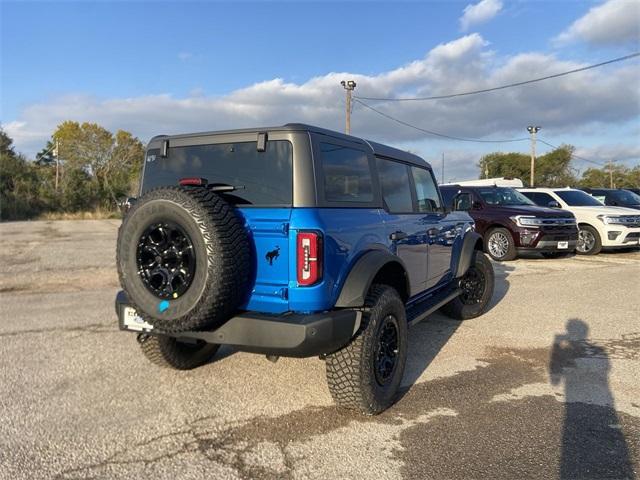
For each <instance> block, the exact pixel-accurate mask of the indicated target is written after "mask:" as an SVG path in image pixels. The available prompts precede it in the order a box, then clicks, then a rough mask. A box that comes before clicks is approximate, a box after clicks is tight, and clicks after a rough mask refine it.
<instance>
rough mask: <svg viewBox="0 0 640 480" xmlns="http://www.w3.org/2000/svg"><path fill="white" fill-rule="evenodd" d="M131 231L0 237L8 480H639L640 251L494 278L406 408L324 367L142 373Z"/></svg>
mask: <svg viewBox="0 0 640 480" xmlns="http://www.w3.org/2000/svg"><path fill="white" fill-rule="evenodd" d="M118 223H119V222H118V221H115V220H104V221H75V222H74V221H59V222H21V223H4V224H0V239H1V240H2V243H3V247H4V248H3V250H2V252H0V265H1V266H2V268H1V269H0V301H2V309H1V310H0V312H1V313H0V320H1V321H0V362H1V363H0V372H1V376H0V379H1V382H0V385H1V387H2V388H0V478H2V479H5V478H6V479H23V478H24V479H32V478H58V479H80V478H82V479H84V478H99V479H120V478H122V479H125V478H126V479H130V478H153V479H154V480H160V479H164V478H167V479H168V478H181V479H183V478H184V479H200V478H215V479H226V478H228V479H254V478H255V479H302V478H322V479H326V478H332V479H343V478H344V479H356V478H357V479H359V478H363V479H368V478H376V479H387V478H389V479H397V478H403V479H425V478H430V479H451V478H456V479H459V478H474V479H476V478H487V479H488V478H491V479H512V478H562V479H569V478H580V479H583V478H591V479H601V478H637V477H638V474H639V471H640V470H639V469H640V380H638V375H637V372H638V371H640V368H639V367H640V353H639V352H640V322H639V321H638V318H639V317H640V315H639V313H640V252H639V251H635V252H616V253H604V254H601V255H598V256H596V257H573V258H566V259H554V260H547V259H542V258H536V257H534V256H532V257H530V258H527V259H520V260H517V261H514V262H508V263H504V264H495V270H496V280H497V284H496V292H495V296H494V300H493V307H492V309H491V310H490V311H489V312H488V313H487V314H486V315H485V316H483V317H481V318H478V319H475V320H472V321H468V322H456V321H452V320H449V319H447V318H446V317H444V316H442V315H440V314H436V315H433V316H431V317H430V318H429V319H428V320H427V321H425V322H423V323H421V324H419V325H417V326H416V327H414V328H412V329H411V330H410V339H411V340H410V342H411V343H410V346H409V363H408V365H407V369H406V372H405V378H404V380H403V387H402V391H401V394H400V395H399V399H398V402H397V403H396V405H394V406H393V407H392V408H391V409H389V410H388V411H386V412H384V413H383V414H382V415H379V416H376V417H363V416H359V415H356V414H353V413H350V412H344V411H340V410H338V409H336V408H335V407H334V406H333V405H332V403H331V399H330V396H329V393H328V390H327V387H326V384H325V379H324V365H323V363H322V361H320V360H318V359H316V358H310V359H286V358H283V359H280V361H279V362H278V363H276V364H272V363H270V362H269V361H267V360H266V359H265V358H264V357H261V356H258V355H252V354H247V353H241V352H235V351H233V350H232V349H230V348H222V349H221V350H220V352H219V353H218V355H217V356H216V358H215V359H214V361H213V362H211V363H209V364H207V365H205V366H203V367H201V368H199V369H196V370H193V371H188V372H176V371H171V370H167V369H161V368H158V367H156V366H154V365H151V364H149V363H147V361H146V360H145V359H144V357H143V356H142V355H141V353H140V352H139V349H138V346H137V344H136V341H135V336H134V335H133V334H128V333H123V332H119V331H118V330H117V323H116V318H115V315H114V311H113V300H114V296H115V293H116V291H117V290H118V282H117V275H116V271H115V265H114V257H115V252H114V249H115V236H116V232H117V228H118Z"/></svg>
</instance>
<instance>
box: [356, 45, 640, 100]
mask: <svg viewBox="0 0 640 480" xmlns="http://www.w3.org/2000/svg"><path fill="white" fill-rule="evenodd" d="M638 56H640V52H635V53H631V54H629V55H625V56H624V57H618V58H614V59H611V60H607V61H606V62H601V63H596V64H594V65H588V66H586V67H582V68H576V69H574V70H568V71H566V72H561V73H556V74H554V75H547V76H546V77H539V78H533V79H531V80H525V81H523V82H516V83H509V84H507V85H500V86H499V87H492V88H484V89H482V90H472V91H470V92H462V93H452V94H449V95H436V96H432V97H409V98H386V97H360V96H356V95H354V97H353V98H355V99H360V100H372V101H379V102H382V101H385V102H410V101H424V100H443V99H446V98H454V97H464V96H467V95H476V94H478V93H487V92H495V91H496V90H504V89H506V88H513V87H519V86H522V85H528V84H530V83H536V82H542V81H543V80H549V79H551V78H558V77H563V76H565V75H571V74H572V73H578V72H584V71H585V70H591V69H593V68H598V67H602V66H604V65H609V64H611V63H616V62H622V61H624V60H629V59H631V58H634V57H638Z"/></svg>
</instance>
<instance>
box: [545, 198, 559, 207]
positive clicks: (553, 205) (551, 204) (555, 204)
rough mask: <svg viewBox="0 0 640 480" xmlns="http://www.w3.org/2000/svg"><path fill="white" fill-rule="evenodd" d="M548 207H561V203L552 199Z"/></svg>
mask: <svg viewBox="0 0 640 480" xmlns="http://www.w3.org/2000/svg"><path fill="white" fill-rule="evenodd" d="M547 207H549V208H560V204H559V203H558V202H556V201H555V200H551V201H550V202H549V203H547Z"/></svg>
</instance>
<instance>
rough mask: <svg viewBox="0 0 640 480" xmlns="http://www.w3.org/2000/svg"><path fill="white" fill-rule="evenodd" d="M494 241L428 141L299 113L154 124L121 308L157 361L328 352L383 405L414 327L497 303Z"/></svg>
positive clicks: (338, 382)
mask: <svg viewBox="0 0 640 480" xmlns="http://www.w3.org/2000/svg"><path fill="white" fill-rule="evenodd" d="M482 246H483V245H482V239H481V238H480V236H479V235H478V234H477V233H476V232H475V231H474V225H473V221H472V220H471V217H469V215H468V214H467V213H466V212H464V211H447V210H446V209H445V207H444V204H443V202H442V196H441V194H440V191H439V189H438V186H437V184H436V181H435V179H434V175H433V172H432V170H431V167H430V166H429V164H428V163H427V162H425V161H424V160H422V159H421V158H420V157H418V156H416V155H413V154H410V153H407V152H404V151H401V150H397V149H395V148H391V147H388V146H385V145H381V144H378V143H375V142H371V141H367V140H363V139H360V138H356V137H353V136H349V135H343V134H341V133H337V132H333V131H330V130H325V129H321V128H317V127H312V126H309V125H301V124H288V125H285V126H283V127H276V128H261V129H251V130H233V131H223V132H210V133H197V134H188V135H173V136H157V137H154V138H153V139H151V141H150V142H149V145H148V147H147V150H146V157H145V163H144V171H143V177H142V182H141V187H140V195H139V197H138V198H137V200H135V199H132V201H131V202H130V208H129V209H128V211H127V212H126V214H125V216H124V219H123V222H122V225H121V227H120V230H119V232H118V241H117V265H118V273H119V277H120V282H121V285H122V289H123V290H122V291H121V292H119V293H118V295H117V298H116V311H117V314H118V317H119V323H120V328H121V329H122V330H127V331H133V332H137V333H138V342H139V343H140V346H141V348H142V351H143V353H144V354H145V355H146V356H147V357H148V358H149V359H150V360H151V361H152V362H154V363H156V364H159V365H162V366H168V367H172V368H177V369H190V368H194V367H197V366H200V365H202V364H204V363H206V362H207V361H209V360H210V359H211V357H212V356H213V355H214V354H215V353H216V351H217V350H218V348H219V347H220V345H231V346H233V347H234V348H235V349H237V350H242V351H247V352H254V353H261V354H265V355H267V357H268V358H269V359H270V360H273V361H275V360H276V359H277V358H278V357H279V356H288V357H311V356H319V357H320V358H321V359H323V360H324V361H325V363H326V376H327V382H328V385H329V390H330V392H331V395H332V396H333V399H334V401H335V402H336V403H337V404H338V405H340V406H343V407H346V408H350V409H355V410H358V411H360V412H363V413H365V414H376V413H379V412H381V411H383V410H384V409H386V408H387V407H389V406H390V405H391V404H392V403H393V401H394V398H395V396H396V393H397V390H398V387H399V385H400V382H401V380H402V375H403V371H404V366H405V363H406V359H407V343H408V335H407V330H408V327H410V326H411V325H413V324H415V323H417V322H419V321H421V320H423V319H424V318H425V317H426V316H427V315H429V314H431V313H433V312H435V311H436V310H438V309H441V310H442V311H443V312H444V313H445V314H446V315H448V316H450V317H451V318H455V319H459V320H465V319H470V318H474V317H477V316H479V315H481V314H482V313H484V312H485V311H486V309H487V307H488V305H489V302H490V300H491V297H492V294H493V283H494V274H493V268H492V266H491V263H490V262H489V260H488V259H487V257H486V256H485V255H484V254H483V253H482Z"/></svg>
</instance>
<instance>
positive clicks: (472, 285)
mask: <svg viewBox="0 0 640 480" xmlns="http://www.w3.org/2000/svg"><path fill="white" fill-rule="evenodd" d="M460 288H461V289H462V293H461V294H460V300H461V301H462V303H463V304H465V305H475V304H477V303H480V302H481V301H482V296H483V295H484V291H485V288H486V281H485V277H484V274H483V273H482V271H480V270H479V269H477V268H476V267H475V265H471V266H470V267H469V270H467V273H465V274H464V276H463V277H462V278H461V279H460Z"/></svg>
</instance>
